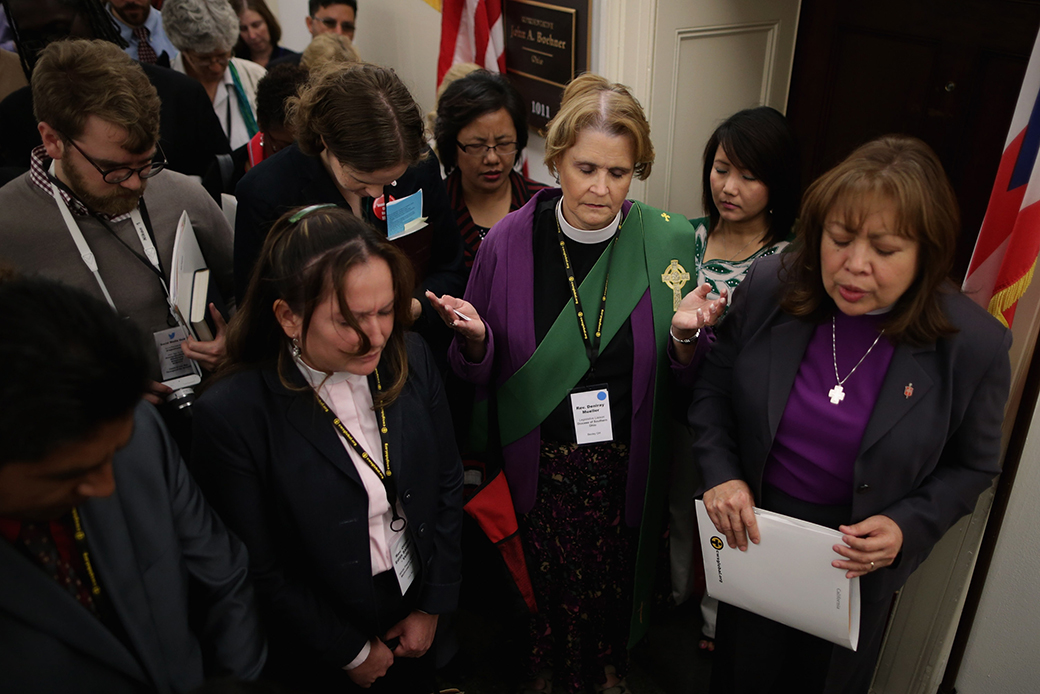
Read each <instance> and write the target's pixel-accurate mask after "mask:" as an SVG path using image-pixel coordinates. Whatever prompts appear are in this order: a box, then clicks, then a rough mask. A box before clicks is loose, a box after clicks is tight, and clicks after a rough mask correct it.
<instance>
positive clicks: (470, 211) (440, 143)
mask: <svg viewBox="0 0 1040 694" xmlns="http://www.w3.org/2000/svg"><path fill="white" fill-rule="evenodd" d="M434 139H435V140H436V143H437V155H438V156H439V157H440V160H441V164H443V165H444V170H445V171H447V172H448V177H447V179H446V180H445V185H446V186H447V188H448V196H449V198H450V199H451V207H452V209H453V210H454V211H455V221H456V222H457V223H458V225H459V233H460V234H462V243H463V253H464V254H465V259H466V267H467V268H470V267H473V259H474V258H475V257H476V255H477V249H478V248H479V247H480V242H481V241H483V240H484V236H486V235H487V232H488V230H489V229H490V228H491V227H493V226H494V225H495V223H496V222H498V220H500V219H502V218H503V217H505V216H506V215H507V214H509V213H510V212H512V211H513V210H518V209H520V208H521V207H523V206H524V204H525V203H526V202H527V201H528V200H530V199H531V196H532V195H534V194H535V193H536V192H538V191H539V190H541V189H542V188H544V187H545V186H544V185H542V184H541V183H536V182H535V181H532V180H530V179H529V178H526V177H524V176H523V175H522V174H521V173H520V171H519V170H518V168H517V167H518V166H519V164H520V162H521V161H522V160H523V159H522V157H523V152H524V147H526V146H527V114H526V110H525V109H524V103H523V100H522V99H521V98H520V94H519V93H518V92H517V91H516V89H515V88H514V87H513V85H511V84H510V83H509V80H507V79H506V78H505V77H504V76H503V75H499V74H496V73H492V72H488V71H487V70H476V71H474V72H471V73H469V74H468V75H466V76H465V77H462V78H460V79H457V80H455V81H454V82H452V83H451V84H450V85H449V86H448V87H447V88H446V89H445V90H444V93H443V94H442V95H441V97H440V100H439V101H438V102H437V119H436V121H435V123H434Z"/></svg>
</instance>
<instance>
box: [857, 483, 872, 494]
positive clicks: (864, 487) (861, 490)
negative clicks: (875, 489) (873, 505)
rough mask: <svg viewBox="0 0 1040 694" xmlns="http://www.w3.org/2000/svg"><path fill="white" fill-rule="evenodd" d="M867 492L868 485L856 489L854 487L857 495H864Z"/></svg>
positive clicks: (868, 489)
mask: <svg viewBox="0 0 1040 694" xmlns="http://www.w3.org/2000/svg"><path fill="white" fill-rule="evenodd" d="M869 491H870V485H869V484H861V485H859V486H858V487H856V493H857V494H866V493H867V492H869Z"/></svg>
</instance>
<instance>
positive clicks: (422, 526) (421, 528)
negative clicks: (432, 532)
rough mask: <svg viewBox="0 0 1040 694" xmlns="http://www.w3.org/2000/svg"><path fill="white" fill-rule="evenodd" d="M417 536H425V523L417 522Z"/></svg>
mask: <svg viewBox="0 0 1040 694" xmlns="http://www.w3.org/2000/svg"><path fill="white" fill-rule="evenodd" d="M419 537H426V524H425V523H420V524H419Z"/></svg>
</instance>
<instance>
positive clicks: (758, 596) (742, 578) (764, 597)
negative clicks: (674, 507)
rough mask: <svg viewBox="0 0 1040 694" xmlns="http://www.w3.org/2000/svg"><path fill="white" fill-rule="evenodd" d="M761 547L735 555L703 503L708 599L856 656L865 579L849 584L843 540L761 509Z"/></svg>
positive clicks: (833, 532)
mask: <svg viewBox="0 0 1040 694" xmlns="http://www.w3.org/2000/svg"><path fill="white" fill-rule="evenodd" d="M755 517H756V520H757V521H758V529H759V532H760V533H761V536H762V540H761V542H760V543H759V544H757V545H756V544H752V543H750V542H749V543H748V548H747V551H746V552H741V551H740V550H739V549H733V548H730V546H729V545H728V544H727V543H726V536H725V535H723V534H722V533H720V532H719V531H718V530H717V529H716V528H715V525H714V524H713V523H712V522H711V519H710V518H709V517H708V512H707V510H705V508H704V502H703V501H701V500H700V499H698V500H697V525H698V528H699V530H700V544H701V552H702V554H703V556H704V578H705V583H706V587H707V590H708V595H710V596H711V597H713V598H715V599H717V600H721V601H722V602H726V603H729V604H730V605H735V606H737V607H740V608H743V609H745V610H748V611H749V612H754V613H755V614H757V615H761V616H763V617H766V618H768V619H772V620H773V621H775V622H780V623H781V624H786V625H787V626H789V627H793V628H795V629H799V630H801V631H804V632H806V633H809V634H812V635H813V636H819V637H820V638H821V639H826V640H827V641H830V642H831V643H836V644H838V645H839V646H844V647H845V648H849V649H851V650H853V651H854V650H856V647H857V645H858V644H859V611H860V604H859V600H860V596H859V579H858V578H845V570H844V569H836V568H834V567H833V566H831V562H832V561H834V560H835V559H840V558H841V555H839V554H837V553H836V552H835V551H834V549H833V547H834V545H835V544H841V542H842V540H841V533H840V532H838V531H837V530H833V529H831V528H825V527H823V526H822V525H816V524H815V523H809V522H808V521H803V520H798V519H797V518H791V517H790V516H784V515H782V514H779V513H773V512H772V511H766V510H764V509H760V508H756V509H755Z"/></svg>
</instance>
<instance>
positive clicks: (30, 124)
mask: <svg viewBox="0 0 1040 694" xmlns="http://www.w3.org/2000/svg"><path fill="white" fill-rule="evenodd" d="M140 65H141V68H142V69H143V70H144V74H145V75H147V76H148V79H149V80H150V81H151V83H152V84H153V85H154V86H155V90H156V91H157V92H158V93H159V99H160V100H161V102H162V104H161V105H160V107H159V144H161V145H162V148H163V152H165V153H166V158H167V160H168V162H169V163H168V164H167V166H168V167H169V168H171V169H173V170H174V171H177V172H179V173H182V174H186V175H189V176H203V175H204V174H205V173H206V170H207V169H208V168H209V165H210V164H211V163H212V162H213V159H214V157H215V156H216V155H217V154H226V153H227V152H230V151H231V147H230V146H229V145H228V140H227V137H226V136H225V135H224V131H223V129H221V127H220V121H219V120H217V114H216V113H214V112H213V104H212V102H210V100H209V96H208V95H207V94H206V90H205V88H204V87H203V86H202V84H201V83H200V82H198V81H197V80H194V79H192V78H191V77H188V76H187V75H183V74H181V73H179V72H177V71H175V70H171V69H169V68H164V67H158V66H155V65H148V64H146V63H140ZM0 123H3V127H2V128H0V164H3V165H4V166H11V167H19V168H21V169H22V170H23V171H24V170H26V169H28V168H29V155H30V154H31V153H32V151H33V148H35V147H38V146H39V145H40V144H42V140H40V133H39V131H38V130H37V129H36V123H37V121H36V117H35V116H34V115H33V103H32V90H31V89H30V88H29V87H23V88H22V89H19V90H17V91H14V92H12V93H11V95H10V96H8V97H7V98H6V99H4V100H3V101H0Z"/></svg>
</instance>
